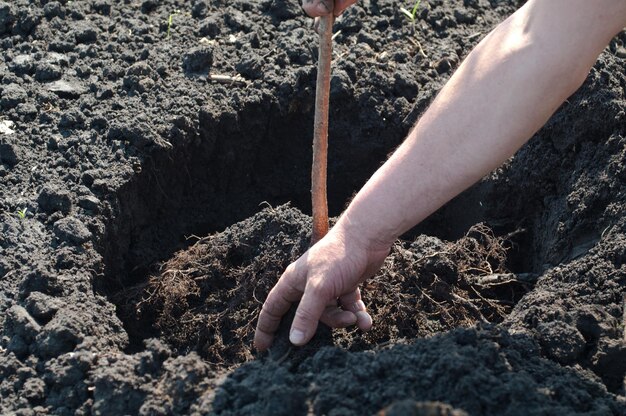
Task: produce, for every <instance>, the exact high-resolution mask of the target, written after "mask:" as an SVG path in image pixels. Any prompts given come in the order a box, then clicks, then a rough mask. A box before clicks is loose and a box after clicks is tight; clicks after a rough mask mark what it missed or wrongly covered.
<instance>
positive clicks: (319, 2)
mask: <svg viewBox="0 0 626 416" xmlns="http://www.w3.org/2000/svg"><path fill="white" fill-rule="evenodd" d="M356 2H357V0H334V1H333V0H302V8H303V9H304V11H305V12H306V13H307V14H308V15H309V16H311V17H319V16H324V15H327V14H329V13H330V12H333V14H334V15H335V16H339V15H340V14H341V13H343V11H344V10H346V9H347V8H348V6H351V5H353V4H354V3H356Z"/></svg>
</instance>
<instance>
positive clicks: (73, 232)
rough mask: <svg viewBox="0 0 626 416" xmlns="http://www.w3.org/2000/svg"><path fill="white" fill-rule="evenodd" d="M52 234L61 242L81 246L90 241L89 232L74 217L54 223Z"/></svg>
mask: <svg viewBox="0 0 626 416" xmlns="http://www.w3.org/2000/svg"><path fill="white" fill-rule="evenodd" d="M53 231H54V234H55V235H56V236H57V237H58V238H59V239H60V240H63V241H68V242H70V243H74V244H83V243H85V242H87V241H89V239H91V231H89V229H88V228H87V226H86V225H85V224H83V223H82V221H80V220H79V219H78V218H76V217H67V218H63V219H60V220H58V221H57V222H56V223H54V227H53Z"/></svg>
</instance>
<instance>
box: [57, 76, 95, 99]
mask: <svg viewBox="0 0 626 416" xmlns="http://www.w3.org/2000/svg"><path fill="white" fill-rule="evenodd" d="M47 90H48V91H52V92H53V93H55V94H56V95H58V96H59V97H61V98H78V97H80V96H81V95H82V94H84V93H85V92H87V90H86V89H85V87H83V86H82V85H81V84H80V82H78V81H68V80H62V79H60V80H58V81H54V82H51V83H50V84H48V87H47Z"/></svg>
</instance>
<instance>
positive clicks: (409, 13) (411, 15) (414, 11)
mask: <svg viewBox="0 0 626 416" xmlns="http://www.w3.org/2000/svg"><path fill="white" fill-rule="evenodd" d="M421 2H422V0H417V1H416V2H415V4H414V5H413V9H411V11H408V10H407V9H405V8H404V7H400V11H401V12H402V13H404V15H405V16H406V17H408V18H409V20H411V23H415V16H417V9H419V7H420V3H421Z"/></svg>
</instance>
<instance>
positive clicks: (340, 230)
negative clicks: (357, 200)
mask: <svg viewBox="0 0 626 416" xmlns="http://www.w3.org/2000/svg"><path fill="white" fill-rule="evenodd" d="M331 231H332V232H335V233H337V234H339V235H341V238H342V239H344V240H345V241H350V242H352V243H355V244H357V245H358V246H359V247H361V248H363V249H364V250H366V251H368V252H378V251H388V250H389V248H390V247H391V246H392V244H393V243H394V241H395V240H396V239H397V237H398V235H395V233H393V232H391V231H385V230H383V229H382V227H377V226H376V219H375V216H373V215H372V216H366V217H365V218H361V217H360V216H358V215H356V214H355V213H353V212H351V211H350V209H348V210H346V212H344V213H343V214H342V215H341V217H339V220H338V221H337V223H336V224H335V226H334V227H333V228H332V230H331Z"/></svg>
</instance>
